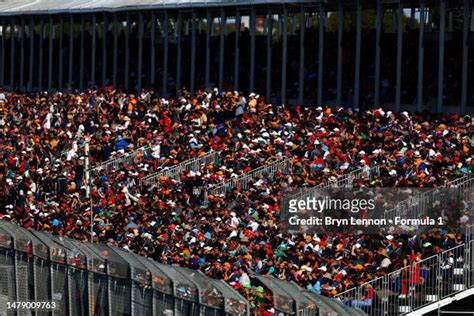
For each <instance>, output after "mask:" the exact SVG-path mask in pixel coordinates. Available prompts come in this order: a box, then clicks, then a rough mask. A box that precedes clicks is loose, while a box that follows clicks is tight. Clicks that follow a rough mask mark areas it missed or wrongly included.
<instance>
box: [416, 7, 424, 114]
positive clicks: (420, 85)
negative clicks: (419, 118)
mask: <svg viewBox="0 0 474 316" xmlns="http://www.w3.org/2000/svg"><path fill="white" fill-rule="evenodd" d="M424 37H425V3H424V1H421V4H420V29H419V41H418V87H417V110H418V112H421V111H422V109H423V81H424V74H423V71H424V64H425V63H424V59H425V43H424V42H425V39H424Z"/></svg>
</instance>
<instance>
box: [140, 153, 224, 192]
mask: <svg viewBox="0 0 474 316" xmlns="http://www.w3.org/2000/svg"><path fill="white" fill-rule="evenodd" d="M219 157H220V152H218V151H211V152H209V153H208V154H206V155H204V156H201V157H195V158H191V159H188V160H186V161H183V162H181V163H179V164H177V165H174V166H172V167H169V168H165V169H164V170H161V171H158V172H155V173H153V174H150V175H148V176H146V177H144V178H143V179H141V180H140V185H146V186H152V185H158V184H159V183H160V177H166V178H170V179H174V180H176V181H178V182H179V181H180V176H181V174H182V173H183V172H185V171H200V170H201V168H202V166H204V165H211V164H218V163H219V159H220V158H219Z"/></svg>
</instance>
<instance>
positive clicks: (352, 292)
mask: <svg viewBox="0 0 474 316" xmlns="http://www.w3.org/2000/svg"><path fill="white" fill-rule="evenodd" d="M473 246H474V244H473V241H471V242H470V243H469V244H462V245H459V246H456V247H453V248H451V249H448V250H445V251H443V252H441V253H438V254H436V255H434V256H431V257H429V258H426V259H423V260H420V261H418V262H416V263H412V264H410V265H408V266H406V267H404V268H401V269H399V270H396V271H393V272H391V273H389V274H387V275H384V276H382V277H379V278H376V279H374V280H372V281H369V282H367V283H364V284H362V285H361V286H359V287H356V288H352V289H349V290H347V291H345V292H342V293H339V294H337V295H336V296H335V297H336V298H337V299H339V300H341V301H342V302H343V303H344V304H345V305H348V306H351V307H356V308H359V309H361V310H363V311H365V312H366V313H367V315H374V316H376V315H394V316H395V315H403V314H406V313H410V312H412V311H415V310H417V309H419V308H422V307H424V306H426V305H429V304H432V303H434V302H436V301H439V300H442V299H444V298H446V297H449V296H452V295H454V294H456V293H459V292H462V291H465V290H467V289H468V288H471V287H473V281H474V280H473V276H474V274H473V270H474V266H473V262H472V260H471V259H472V258H470V256H469V251H468V250H469V249H472V247H473Z"/></svg>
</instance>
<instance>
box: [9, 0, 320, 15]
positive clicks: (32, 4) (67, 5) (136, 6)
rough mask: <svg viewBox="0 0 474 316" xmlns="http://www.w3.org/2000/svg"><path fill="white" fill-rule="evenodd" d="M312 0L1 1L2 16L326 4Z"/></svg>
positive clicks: (318, 0)
mask: <svg viewBox="0 0 474 316" xmlns="http://www.w3.org/2000/svg"><path fill="white" fill-rule="evenodd" d="M322 2H324V3H325V2H326V0H324V1H321V0H317V1H315V0H314V1H309V0H279V1H278V0H173V1H168V0H161V1H160V0H96V1H94V0H64V1H59V0H33V1H31V0H14V1H6V2H0V15H7V16H11V15H28V14H56V13H88V12H117V11H130V10H149V9H176V8H208V7H222V6H245V5H270V4H286V3H288V4H301V3H312V4H317V3H322Z"/></svg>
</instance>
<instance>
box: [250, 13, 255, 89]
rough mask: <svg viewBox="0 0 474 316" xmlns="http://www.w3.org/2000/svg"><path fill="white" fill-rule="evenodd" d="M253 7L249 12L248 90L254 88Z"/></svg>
mask: <svg viewBox="0 0 474 316" xmlns="http://www.w3.org/2000/svg"><path fill="white" fill-rule="evenodd" d="M255 23H256V22H255V7H252V11H251V13H250V21H249V27H250V78H249V91H250V92H254V90H255Z"/></svg>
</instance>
